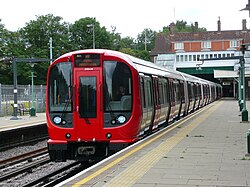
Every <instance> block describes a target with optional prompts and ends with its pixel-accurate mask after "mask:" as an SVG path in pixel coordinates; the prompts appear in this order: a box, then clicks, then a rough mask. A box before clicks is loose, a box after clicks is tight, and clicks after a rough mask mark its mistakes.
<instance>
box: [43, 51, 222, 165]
mask: <svg viewBox="0 0 250 187" xmlns="http://www.w3.org/2000/svg"><path fill="white" fill-rule="evenodd" d="M221 97H222V86H221V85H220V84H218V83H213V82H210V81H207V80H204V79H201V78H197V77H195V76H191V75H188V74H185V73H182V72H178V71H174V70H170V69H166V68H163V67H160V66H158V65H156V64H154V63H152V62H149V61H145V60H141V59H139V58H136V57H133V56H130V55H127V54H124V53H121V52H118V51H112V50H106V49H85V50H78V51H73V52H69V53H67V54H64V55H62V56H60V57H59V58H57V59H56V60H55V61H54V62H53V63H52V64H51V65H50V67H49V68H48V74H47V93H46V119H47V127H48V134H49V140H48V142H47V144H48V151H49V155H50V158H51V160H52V161H66V160H79V161H90V160H98V159H101V158H104V157H106V156H108V155H109V154H110V152H112V151H115V150H116V149H118V147H123V146H127V145H130V144H132V143H134V142H136V141H138V140H140V139H142V138H144V137H146V136H148V135H149V134H151V133H153V132H155V131H157V130H158V129H160V128H162V127H165V126H167V125H169V124H170V123H172V122H174V121H176V120H178V119H180V118H181V117H184V116H187V115H189V114H190V113H192V112H194V111H196V110H198V109H200V108H201V107H204V106H205V105H208V104H209V103H211V102H213V101H215V100H217V99H219V98H221Z"/></svg>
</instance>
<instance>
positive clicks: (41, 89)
mask: <svg viewBox="0 0 250 187" xmlns="http://www.w3.org/2000/svg"><path fill="white" fill-rule="evenodd" d="M31 89H32V88H31V85H17V102H18V104H24V105H25V107H27V108H31V107H32V91H31ZM33 89H34V101H33V103H34V108H35V109H36V112H45V94H46V86H44V85H34V87H33ZM13 90H14V89H13V85H2V84H0V116H11V115H13V107H12V106H11V104H13V103H14V94H13Z"/></svg>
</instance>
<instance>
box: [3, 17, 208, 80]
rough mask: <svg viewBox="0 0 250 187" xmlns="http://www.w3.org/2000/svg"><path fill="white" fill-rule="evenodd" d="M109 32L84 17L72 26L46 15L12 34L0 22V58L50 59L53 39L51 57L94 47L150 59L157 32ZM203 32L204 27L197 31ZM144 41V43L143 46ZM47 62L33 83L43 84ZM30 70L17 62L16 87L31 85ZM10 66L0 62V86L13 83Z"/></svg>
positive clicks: (184, 28)
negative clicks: (134, 33) (134, 36)
mask: <svg viewBox="0 0 250 187" xmlns="http://www.w3.org/2000/svg"><path fill="white" fill-rule="evenodd" d="M111 29H112V30H111V32H109V31H107V29H106V28H105V27H102V26H101V25H100V23H99V22H98V21H96V19H95V18H91V17H86V18H81V19H79V20H77V21H75V22H74V23H73V24H70V23H67V22H65V21H63V18H62V17H60V16H54V15H53V14H47V15H42V16H37V17H36V19H35V20H30V21H29V22H27V23H26V25H25V26H24V27H23V28H21V29H19V30H18V31H15V32H11V31H8V30H7V29H5V26H4V25H3V24H2V23H1V19H0V41H1V42H0V59H2V58H4V57H16V58H47V59H49V58H50V51H49V40H50V38H52V39H53V44H52V45H53V58H54V59H55V58H57V57H59V56H61V55H62V54H64V53H66V52H70V51H74V50H81V49H88V48H93V36H95V38H94V41H95V42H94V43H95V48H103V49H112V50H116V51H121V52H124V53H126V54H130V55H132V56H135V57H138V58H141V59H144V60H148V61H149V60H150V55H149V54H150V51H151V50H152V49H153V47H154V41H155V36H156V34H157V33H156V31H153V30H151V29H150V28H146V29H144V30H143V31H142V32H140V33H139V34H138V36H137V38H132V37H124V38H123V37H121V34H120V33H117V32H116V27H115V26H111ZM199 29H200V30H205V29H204V28H199ZM176 30H177V31H178V32H191V31H193V30H194V26H193V24H192V25H191V26H189V25H187V23H186V22H185V21H177V22H176ZM160 32H165V33H167V32H169V27H163V30H162V31H160ZM145 41H146V44H145ZM48 66H49V63H48V62H43V63H37V64H36V65H35V67H34V75H35V76H36V77H35V79H34V83H35V84H45V83H46V74H47V69H48ZM31 71H32V69H31V67H30V65H29V64H28V63H18V67H17V74H18V84H30V83H31V78H30V76H31ZM12 77H13V70H12V65H11V64H9V65H6V64H4V63H3V62H0V83H2V84H12V83H13V80H12Z"/></svg>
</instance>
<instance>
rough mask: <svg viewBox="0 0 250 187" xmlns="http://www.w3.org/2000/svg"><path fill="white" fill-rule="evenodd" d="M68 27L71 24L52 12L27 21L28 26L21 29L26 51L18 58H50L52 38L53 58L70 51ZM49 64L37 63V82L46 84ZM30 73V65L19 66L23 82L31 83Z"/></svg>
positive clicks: (19, 73) (35, 69) (35, 71)
mask: <svg viewBox="0 0 250 187" xmlns="http://www.w3.org/2000/svg"><path fill="white" fill-rule="evenodd" d="M68 27H69V24H68V23H66V22H63V21H62V18H61V17H59V16H53V15H52V14H48V15H44V16H37V19H36V20H31V21H30V22H28V23H26V26H25V27H24V28H22V29H20V31H19V33H20V36H21V39H22V42H23V46H22V48H23V49H24V51H23V54H19V55H18V58H20V57H25V58H50V52H49V45H48V43H49V40H50V38H52V39H53V58H57V57H59V56H60V55H62V54H64V53H65V52H68V51H69V50H71V45H70V43H69V35H68V32H69V30H68ZM48 66H49V63H48V62H47V63H39V64H37V65H35V68H34V74H35V75H36V78H35V79H34V81H35V84H45V82H46V74H47V69H48ZM30 74H31V68H30V66H29V65H27V64H25V65H23V66H20V67H18V75H20V77H21V78H20V80H21V81H22V82H23V83H27V82H28V83H30V78H29V75H30ZM21 75H25V76H21Z"/></svg>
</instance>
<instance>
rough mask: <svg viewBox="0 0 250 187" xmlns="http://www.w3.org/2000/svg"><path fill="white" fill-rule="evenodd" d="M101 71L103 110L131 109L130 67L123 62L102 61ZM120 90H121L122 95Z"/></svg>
mask: <svg viewBox="0 0 250 187" xmlns="http://www.w3.org/2000/svg"><path fill="white" fill-rule="evenodd" d="M103 73H104V108H105V111H131V110H132V73H131V70H130V68H129V67H128V66H127V65H126V64H125V63H123V62H117V61H104V72H103ZM121 88H122V89H121ZM120 92H123V93H122V95H121V94H120Z"/></svg>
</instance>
